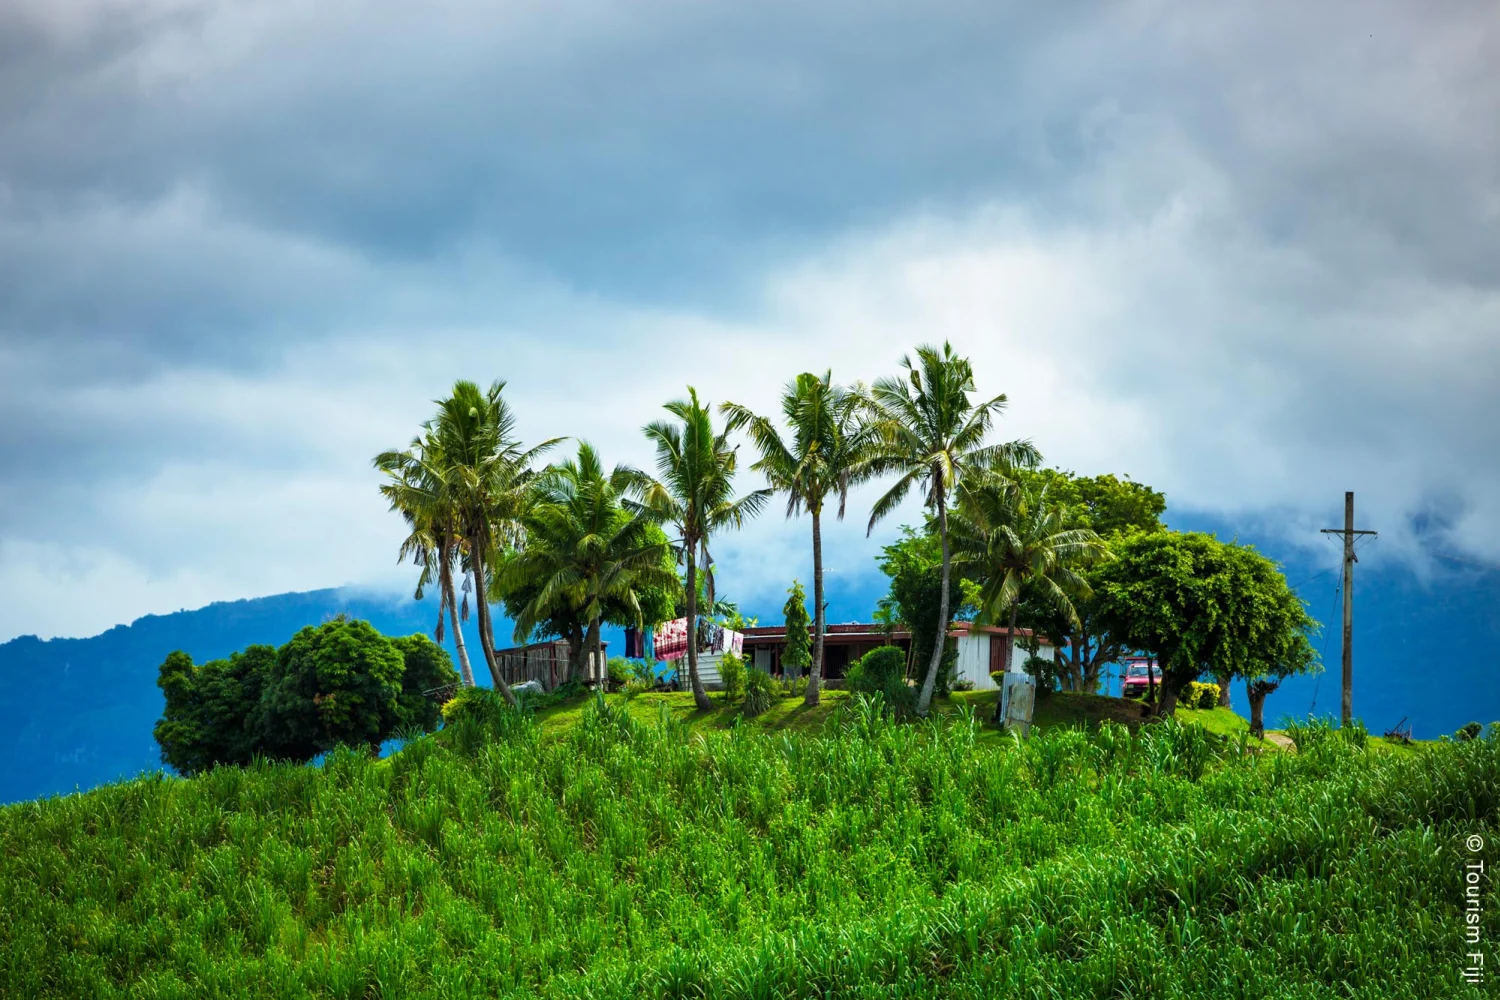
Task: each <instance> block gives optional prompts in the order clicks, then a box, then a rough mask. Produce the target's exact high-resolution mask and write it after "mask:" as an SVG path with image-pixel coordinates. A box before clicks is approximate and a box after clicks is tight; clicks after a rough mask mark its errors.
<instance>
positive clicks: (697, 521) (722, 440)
mask: <svg viewBox="0 0 1500 1000" xmlns="http://www.w3.org/2000/svg"><path fill="white" fill-rule="evenodd" d="M666 410H667V412H668V413H670V414H672V415H673V416H674V417H676V418H677V420H678V421H679V423H675V424H674V423H671V422H668V421H664V420H659V421H654V422H652V423H650V424H647V425H646V427H645V428H644V432H645V434H646V437H647V438H648V439H649V440H650V441H651V442H652V443H653V444H655V445H656V476H655V477H654V478H653V477H651V476H649V475H646V474H645V473H637V477H636V489H637V490H638V491H639V494H640V497H641V500H642V502H643V503H644V504H645V505H646V507H647V508H648V509H649V510H651V512H652V513H653V515H654V516H655V517H656V518H657V520H658V521H660V522H662V523H668V524H671V525H673V526H674V527H675V528H676V530H677V532H678V541H677V551H678V553H679V554H680V556H681V558H682V559H683V561H684V562H686V564H687V580H686V581H685V584H686V590H687V594H688V607H687V632H688V635H687V639H688V643H687V661H688V680H689V683H690V684H691V686H692V690H693V702H694V703H695V704H696V705H697V706H698V708H700V709H703V710H704V711H707V710H709V709H711V708H713V704H712V703H711V702H710V701H709V700H708V695H707V694H706V693H704V691H703V682H702V681H701V680H700V679H699V677H698V566H699V565H700V563H701V565H703V566H704V567H705V568H706V569H708V570H709V572H708V574H707V576H708V579H707V590H708V599H709V603H710V605H712V603H713V575H712V570H711V568H710V567H711V565H712V559H711V557H710V555H709V550H708V543H709V539H710V538H711V537H712V536H713V535H714V534H715V533H716V532H719V531H723V530H726V529H729V528H739V527H741V526H742V525H743V524H744V523H745V520H746V519H747V518H749V517H753V516H754V515H755V514H757V513H758V512H759V511H760V510H761V508H762V507H764V506H765V504H766V500H767V498H768V497H769V496H770V490H755V491H753V492H751V493H748V494H746V495H744V496H741V497H735V496H734V473H735V469H736V466H737V458H736V454H735V449H734V448H733V447H731V446H730V444H729V441H728V435H727V434H725V433H718V432H715V431H714V426H713V414H712V412H711V411H710V409H709V407H708V405H707V404H705V403H700V402H699V401H698V392H697V390H696V389H694V388H692V387H691V386H689V387H688V398H687V399H679V400H673V401H672V402H670V403H668V404H667V405H666Z"/></svg>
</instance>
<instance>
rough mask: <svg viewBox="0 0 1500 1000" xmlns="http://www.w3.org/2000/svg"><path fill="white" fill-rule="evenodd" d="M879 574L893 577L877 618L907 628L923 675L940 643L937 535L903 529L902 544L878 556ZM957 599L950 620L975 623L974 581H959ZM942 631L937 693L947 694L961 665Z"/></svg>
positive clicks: (915, 664) (915, 666)
mask: <svg viewBox="0 0 1500 1000" xmlns="http://www.w3.org/2000/svg"><path fill="white" fill-rule="evenodd" d="M880 553H881V554H880V561H879V563H878V565H879V566H880V571H881V572H882V573H884V574H885V575H886V576H888V577H890V581H891V584H890V591H889V593H888V594H887V595H886V598H885V599H884V600H883V601H882V604H883V606H884V607H883V610H882V611H881V612H880V613H879V616H880V617H884V618H886V619H889V620H891V621H893V622H894V623H897V624H900V625H901V626H903V627H904V628H905V629H906V630H907V632H908V633H910V635H911V658H910V660H911V662H910V666H911V668H912V669H920V668H921V665H923V664H926V663H928V662H929V661H930V660H931V658H932V650H933V646H934V644H935V642H936V639H937V634H938V630H937V621H938V612H939V608H940V607H941V605H942V586H943V574H942V547H941V542H940V540H939V539H938V537H937V534H936V532H934V531H932V530H927V531H917V530H916V529H914V528H911V527H909V526H906V525H903V526H902V528H901V537H900V539H899V540H897V541H895V542H893V543H891V544H890V545H887V546H884V547H883V548H882V549H881V550H880ZM958 589H959V598H958V600H956V601H954V602H952V603H953V608H952V611H951V613H950V614H949V616H948V617H949V618H950V619H951V620H953V621H966V620H969V619H972V618H973V617H974V614H975V612H976V610H977V608H976V605H975V603H974V602H975V599H976V598H977V596H978V592H977V589H976V587H975V586H974V583H973V581H971V580H968V579H966V578H964V577H962V576H960V577H959V578H958ZM946 633H947V630H946V629H945V630H944V643H943V657H942V661H941V663H940V664H939V669H938V676H937V678H936V680H935V681H934V693H935V694H936V695H937V696H942V695H945V694H947V693H948V686H949V684H950V681H951V678H952V675H953V668H954V666H955V665H956V664H957V662H958V645H957V643H955V642H954V641H953V640H951V639H948V638H947V634H946Z"/></svg>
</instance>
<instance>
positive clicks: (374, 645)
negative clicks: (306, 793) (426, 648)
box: [258, 617, 451, 760]
mask: <svg viewBox="0 0 1500 1000" xmlns="http://www.w3.org/2000/svg"><path fill="white" fill-rule="evenodd" d="M450 669H451V667H450ZM405 670H406V661H405V659H404V658H403V657H402V655H401V651H400V650H398V649H397V648H396V647H395V646H394V645H392V643H391V641H390V640H389V639H387V638H386V637H385V636H383V635H381V634H380V633H379V632H377V631H375V629H374V628H373V627H372V626H371V625H370V623H369V622H365V621H355V620H352V619H348V618H343V617H339V618H335V619H333V620H332V621H329V622H324V623H323V624H322V625H319V626H316V627H314V626H311V625H309V626H307V627H306V628H304V629H302V630H301V631H299V632H298V633H297V634H296V635H294V636H292V638H291V640H290V641H288V642H287V644H286V645H285V646H282V647H281V649H280V651H279V652H278V653H277V656H276V663H275V666H274V667H273V668H272V670H271V672H270V675H269V676H268V677H266V679H265V690H264V692H263V693H262V695H261V699H260V714H261V721H260V726H259V727H258V728H259V730H260V734H261V743H262V746H263V747H264V749H265V751H266V752H267V753H268V754H269V755H270V756H273V757H280V758H285V759H289V760H309V759H311V758H312V757H315V756H316V755H318V754H319V753H322V752H323V751H325V750H331V749H333V748H334V747H336V746H338V745H339V744H346V745H348V746H378V745H379V744H380V742H381V741H382V740H384V739H385V738H386V737H387V736H389V735H390V734H391V732H393V731H394V730H395V728H396V726H397V725H399V724H400V715H399V709H400V698H401V677H402V674H403V673H404V672H405Z"/></svg>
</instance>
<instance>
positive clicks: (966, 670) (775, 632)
mask: <svg viewBox="0 0 1500 1000" xmlns="http://www.w3.org/2000/svg"><path fill="white" fill-rule="evenodd" d="M809 631H810V630H809ZM1007 632H1008V630H1007V629H1006V628H1004V627H1001V626H997V625H975V624H974V623H972V622H954V623H953V628H952V629H950V630H949V632H948V635H949V636H951V637H952V638H954V639H956V640H957V642H958V663H957V664H956V665H955V667H954V673H955V676H954V679H955V680H960V681H972V682H973V684H974V688H975V690H979V691H993V690H997V689H998V687H999V685H997V684H996V683H995V682H994V680H993V679H991V677H990V674H991V673H992V672H997V671H1000V670H1002V669H1004V663H1005V639H1006V635H1007ZM744 634H745V645H744V649H745V661H746V662H747V663H748V664H750V665H752V666H755V667H757V668H759V669H761V670H764V671H766V672H768V673H771V674H776V675H781V674H782V673H783V669H782V666H781V654H782V650H783V649H784V648H785V647H786V627H785V626H780V625H768V626H760V627H756V628H747V629H746V630H745V633H744ZM1030 639H1031V632H1030V630H1028V629H1020V628H1018V629H1016V635H1015V638H1014V639H1013V640H1012V642H1013V644H1014V654H1013V656H1012V659H1011V669H1012V670H1015V671H1017V672H1019V671H1020V670H1021V668H1022V664H1023V663H1025V662H1026V657H1027V655H1028V654H1027V652H1026V650H1025V649H1024V648H1022V645H1021V644H1022V643H1024V642H1027V641H1029V640H1030ZM877 646H896V647H898V648H900V649H903V650H906V652H907V655H908V656H910V653H911V633H910V632H908V631H906V630H905V629H899V628H898V629H890V630H887V629H886V628H885V627H884V626H882V625H877V624H875V623H873V622H849V623H847V624H842V625H829V626H828V629H827V631H826V632H825V633H824V636H823V676H824V677H825V678H826V679H829V680H838V679H840V678H842V677H843V676H844V675H845V674H846V673H847V672H848V669H849V665H850V664H851V663H853V662H854V661H855V660H857V659H859V658H860V657H861V656H864V655H865V654H866V653H868V652H869V651H870V650H872V649H874V648H876V647H877ZM1052 649H1053V647H1052V644H1051V642H1050V641H1049V640H1048V639H1047V638H1046V637H1045V636H1043V637H1041V638H1040V640H1039V647H1038V650H1037V654H1038V655H1039V656H1045V657H1051V656H1052ZM914 672H917V671H914Z"/></svg>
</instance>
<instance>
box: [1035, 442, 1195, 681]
mask: <svg viewBox="0 0 1500 1000" xmlns="http://www.w3.org/2000/svg"><path fill="white" fill-rule="evenodd" d="M1012 475H1013V478H1014V479H1015V480H1016V481H1017V482H1019V483H1020V484H1021V485H1022V486H1023V487H1025V488H1027V489H1031V490H1038V489H1045V490H1046V491H1047V498H1048V502H1049V503H1051V504H1055V505H1056V506H1057V507H1058V508H1059V509H1060V512H1061V515H1062V517H1061V526H1062V527H1063V528H1065V529H1088V530H1092V531H1093V532H1095V533H1096V534H1097V535H1098V536H1099V537H1100V539H1101V540H1102V541H1103V543H1104V545H1105V546H1111V545H1113V544H1114V543H1116V542H1118V541H1120V540H1121V539H1123V538H1125V537H1127V536H1129V535H1131V534H1135V533H1139V532H1151V531H1161V530H1163V526H1162V523H1161V515H1162V513H1163V512H1164V511H1165V510H1166V503H1167V501H1166V497H1165V496H1164V495H1163V494H1162V493H1161V492H1160V491H1158V490H1154V489H1152V488H1151V487H1149V486H1147V485H1145V484H1143V483H1138V482H1135V481H1134V480H1132V479H1129V478H1122V477H1119V476H1115V475H1100V476H1078V475H1075V474H1073V473H1071V472H1063V471H1060V470H1057V469H1021V470H1017V471H1016V472H1014V473H1013V474H1012ZM1098 565H1099V564H1098V563H1095V564H1094V565H1092V566H1083V567H1080V568H1079V569H1078V570H1077V572H1078V574H1079V576H1080V577H1081V578H1082V580H1083V582H1084V583H1085V584H1086V585H1087V588H1088V591H1089V593H1083V594H1078V593H1075V594H1072V595H1070V598H1071V603H1072V605H1073V614H1071V615H1070V614H1068V613H1067V610H1066V608H1062V607H1059V606H1058V604H1057V603H1056V601H1055V600H1052V599H1050V596H1049V594H1048V593H1047V592H1046V591H1045V590H1044V589H1043V588H1040V587H1037V586H1033V585H1027V586H1025V587H1023V588H1022V597H1021V603H1020V608H1019V612H1018V615H1017V621H1018V624H1019V625H1020V626H1021V627H1023V628H1027V629H1030V630H1032V631H1033V632H1034V633H1040V634H1042V635H1045V636H1047V637H1048V638H1050V639H1052V640H1053V643H1054V646H1053V650H1054V653H1053V656H1054V659H1055V660H1056V674H1057V677H1058V679H1059V681H1060V682H1061V684H1062V686H1063V688H1064V689H1065V690H1069V691H1083V692H1086V693H1090V694H1092V693H1095V692H1096V691H1097V690H1098V688H1099V682H1100V679H1101V677H1102V674H1103V671H1104V668H1105V666H1106V665H1107V664H1109V663H1114V662H1117V661H1118V660H1119V658H1120V656H1121V655H1122V654H1123V653H1125V652H1126V651H1127V647H1126V645H1125V644H1123V643H1122V641H1121V639H1120V637H1119V636H1118V635H1116V634H1114V633H1112V632H1110V631H1109V630H1108V629H1106V628H1105V627H1104V625H1103V623H1102V622H1101V621H1100V619H1099V615H1098V604H1097V601H1096V600H1095V599H1094V598H1093V597H1092V596H1091V592H1092V590H1093V588H1094V583H1093V581H1094V576H1095V573H1096V571H1097V567H1098Z"/></svg>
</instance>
